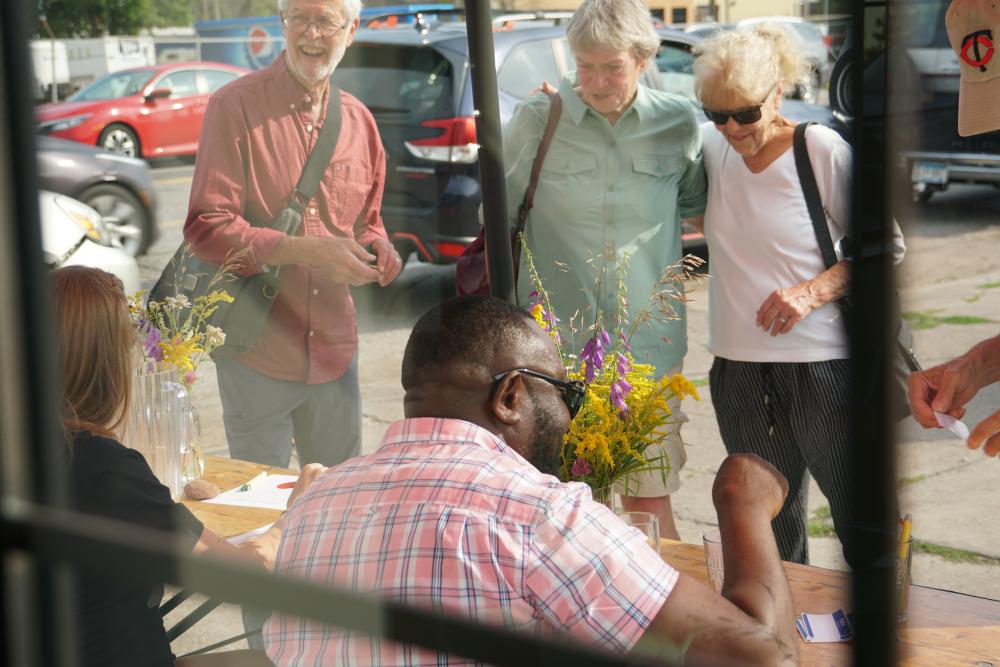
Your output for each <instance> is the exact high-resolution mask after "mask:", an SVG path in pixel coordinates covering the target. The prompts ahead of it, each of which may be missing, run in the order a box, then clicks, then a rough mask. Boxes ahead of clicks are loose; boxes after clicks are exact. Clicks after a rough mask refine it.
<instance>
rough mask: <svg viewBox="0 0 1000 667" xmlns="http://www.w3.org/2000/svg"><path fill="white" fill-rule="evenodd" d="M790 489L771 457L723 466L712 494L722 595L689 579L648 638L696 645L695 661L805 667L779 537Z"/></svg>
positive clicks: (673, 594) (727, 462)
mask: <svg viewBox="0 0 1000 667" xmlns="http://www.w3.org/2000/svg"><path fill="white" fill-rule="evenodd" d="M787 491H788V484H787V482H786V481H785V480H784V478H783V477H781V474H780V473H778V472H777V471H776V470H775V469H774V468H773V467H771V466H770V464H768V463H766V462H764V461H763V459H760V458H758V457H756V456H753V455H749V454H745V455H734V456H730V457H729V458H727V459H726V460H725V461H724V462H723V464H722V466H721V467H720V468H719V474H718V476H717V477H716V481H715V486H714V488H713V490H712V498H713V500H714V502H715V507H716V511H717V512H718V514H719V529H720V532H721V533H722V544H723V561H724V564H725V584H724V586H723V590H722V595H721V596H720V595H716V594H715V593H713V592H712V591H710V590H709V589H708V588H707V587H706V586H705V585H704V584H702V583H701V582H699V581H697V580H695V579H692V578H691V577H687V576H685V575H681V576H680V579H679V580H678V582H677V584H676V585H675V587H674V589H673V591H672V592H671V593H670V597H669V598H667V601H666V603H665V604H664V605H663V607H662V608H661V609H660V612H659V614H657V616H656V618H654V619H653V622H652V624H651V625H650V626H649V628H648V629H647V630H646V634H645V635H644V636H643V639H644V640H646V641H648V640H650V639H653V640H655V639H656V638H657V637H662V638H666V639H668V640H669V641H671V642H673V643H674V644H676V645H682V644H684V643H685V642H686V641H688V640H690V641H691V647H690V655H692V656H700V657H703V658H715V659H725V660H729V661H734V662H736V663H737V664H740V663H746V664H750V665H783V666H784V665H797V664H798V660H799V657H798V644H797V640H796V638H795V633H794V625H793V612H792V600H791V592H790V590H789V588H788V581H787V579H786V578H785V572H784V568H783V567H782V565H781V559H780V557H779V556H778V547H777V544H776V543H775V540H774V534H773V533H772V531H771V519H772V518H773V517H774V516H775V515H776V514H777V513H778V510H780V508H781V505H782V504H783V502H784V497H785V494H786V493H787Z"/></svg>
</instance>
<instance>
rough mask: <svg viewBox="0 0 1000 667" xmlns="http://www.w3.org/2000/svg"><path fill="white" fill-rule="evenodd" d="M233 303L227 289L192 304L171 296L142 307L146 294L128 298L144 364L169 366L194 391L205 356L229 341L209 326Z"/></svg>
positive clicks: (141, 293)
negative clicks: (224, 305) (221, 307)
mask: <svg viewBox="0 0 1000 667" xmlns="http://www.w3.org/2000/svg"><path fill="white" fill-rule="evenodd" d="M222 302H225V303H232V302H233V297H231V296H229V293H228V292H226V291H225V290H214V291H212V292H209V293H207V294H205V295H204V296H200V297H198V298H197V299H195V300H194V303H191V302H190V301H189V300H188V298H187V297H186V296H184V295H183V294H179V295H176V296H168V297H166V298H164V299H163V300H162V301H149V302H148V303H146V304H145V305H144V304H143V292H138V293H136V294H135V295H133V296H132V297H130V298H129V313H130V314H131V316H132V322H133V324H134V325H135V328H136V331H138V333H139V339H140V341H141V343H142V354H143V360H144V361H156V362H164V363H167V364H169V365H171V366H173V367H175V368H176V369H177V372H178V375H180V377H181V382H183V383H184V386H185V387H186V388H187V389H188V391H190V390H191V387H192V386H193V385H194V383H195V380H197V375H196V374H195V371H196V370H197V369H198V364H200V363H201V362H202V360H203V359H204V358H205V355H208V354H211V353H212V351H213V350H215V349H217V348H218V347H220V346H221V345H223V344H224V343H225V342H226V334H225V333H224V332H223V331H222V329H220V328H219V327H216V326H213V325H211V324H209V319H210V318H211V317H212V314H213V313H214V312H215V311H216V309H217V308H218V304H219V303H222Z"/></svg>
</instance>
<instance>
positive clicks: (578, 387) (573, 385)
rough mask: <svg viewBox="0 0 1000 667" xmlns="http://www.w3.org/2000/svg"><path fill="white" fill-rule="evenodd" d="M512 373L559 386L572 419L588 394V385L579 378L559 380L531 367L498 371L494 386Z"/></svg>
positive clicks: (494, 378)
mask: <svg viewBox="0 0 1000 667" xmlns="http://www.w3.org/2000/svg"><path fill="white" fill-rule="evenodd" d="M511 373H523V374H524V375H530V376H531V377H534V378H538V379H539V380H545V381H546V382H548V383H549V384H551V385H553V386H555V387H558V388H559V389H560V390H561V391H560V392H559V395H560V396H561V397H562V400H563V403H565V404H566V408H567V409H568V410H569V418H570V419H572V418H573V417H576V413H578V412H579V411H580V407H581V406H582V405H583V399H584V398H585V397H586V396H587V385H585V384H584V383H582V382H580V381H579V380H570V381H568V382H566V381H563V380H558V379H556V378H554V377H552V376H551V375H546V374H545V373H539V372H538V371H533V370H531V369H530V368H514V369H511V370H509V371H504V372H503V373H497V374H496V375H494V376H493V388H494V389H496V385H497V383H498V382H500V380H503V379H504V378H505V377H507V376H508V375H510V374H511Z"/></svg>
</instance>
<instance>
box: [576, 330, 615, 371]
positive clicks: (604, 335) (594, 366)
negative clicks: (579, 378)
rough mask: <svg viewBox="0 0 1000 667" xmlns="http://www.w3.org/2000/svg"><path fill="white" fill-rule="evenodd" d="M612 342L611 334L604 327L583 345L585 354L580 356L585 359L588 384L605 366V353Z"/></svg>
mask: <svg viewBox="0 0 1000 667" xmlns="http://www.w3.org/2000/svg"><path fill="white" fill-rule="evenodd" d="M610 342H611V336H609V335H608V332H607V331H606V330H605V329H604V328H602V329H601V330H600V331H598V332H597V333H596V334H594V337H593V338H591V339H590V340H588V341H587V344H586V345H584V346H583V354H581V355H580V357H581V358H582V359H583V364H584V373H585V377H586V380H587V384H590V383H591V382H593V381H594V378H595V377H596V376H597V372H598V371H600V370H601V369H602V368H604V354H605V350H606V349H607V346H608V344H609V343H610Z"/></svg>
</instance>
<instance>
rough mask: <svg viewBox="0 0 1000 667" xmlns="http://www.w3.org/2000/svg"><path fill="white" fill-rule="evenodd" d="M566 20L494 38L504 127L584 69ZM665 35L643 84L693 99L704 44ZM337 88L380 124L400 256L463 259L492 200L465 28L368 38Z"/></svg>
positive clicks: (812, 114)
mask: <svg viewBox="0 0 1000 667" xmlns="http://www.w3.org/2000/svg"><path fill="white" fill-rule="evenodd" d="M562 20H563V19H562V17H560V16H556V15H552V16H551V17H549V18H548V19H544V18H543V19H538V18H535V17H534V16H533V17H532V18H530V19H529V20H524V21H505V22H504V23H503V25H502V27H503V30H498V31H497V32H495V33H494V35H493V40H494V48H495V59H496V66H497V84H498V87H499V102H500V120H501V123H503V124H506V122H507V121H508V120H509V119H510V117H511V116H512V115H513V113H514V109H515V108H516V107H517V105H518V103H519V102H520V101H521V100H523V99H524V98H525V97H527V96H528V95H529V94H531V92H532V91H534V90H535V89H537V88H538V87H539V86H540V85H541V83H542V82H543V81H548V82H550V83H553V84H555V83H556V82H557V81H558V80H559V79H561V78H562V76H563V75H564V74H565V73H566V72H568V71H570V70H573V69H575V64H574V61H573V57H572V53H571V52H570V49H569V46H568V44H567V42H566V32H565V26H564V25H562V24H561V21H562ZM659 34H660V36H661V37H662V38H663V47H662V48H661V52H660V57H659V58H658V60H657V63H658V67H657V68H652V67H647V68H646V69H645V71H644V74H643V83H644V84H645V85H647V86H649V87H651V88H655V89H659V90H664V89H665V90H671V91H673V92H681V91H682V90H683V91H684V92H683V94H686V95H687V96H688V97H691V98H693V97H694V88H693V85H692V75H691V63H692V56H691V47H692V45H693V44H695V43H697V41H698V39H699V38H698V37H696V36H694V35H686V34H684V33H682V32H680V31H677V30H671V29H668V28H664V29H661V30H660V31H659ZM663 75H666V80H664V76H663ZM334 81H335V82H336V83H337V85H339V86H340V87H341V88H343V89H344V90H346V91H348V92H350V93H352V94H354V95H355V96H356V97H358V99H360V100H361V101H362V102H363V103H364V104H365V105H367V106H368V108H369V109H370V110H371V112H372V114H373V115H374V116H375V119H376V121H377V123H378V127H379V132H380V133H381V136H382V142H383V144H384V145H385V149H386V156H387V175H386V183H385V194H384V198H383V202H382V216H383V218H384V220H385V224H386V228H387V230H388V232H389V234H390V237H391V239H392V241H393V242H394V243H395V244H396V245H397V247H398V248H399V249H400V254H402V255H403V256H404V257H406V256H408V255H409V254H410V253H411V252H412V251H416V253H417V255H418V257H420V258H421V259H422V260H424V261H428V262H435V263H448V262H452V261H454V260H455V258H456V257H457V256H458V255H460V254H461V253H462V251H463V250H464V249H465V247H466V246H467V245H468V244H469V243H470V242H471V241H472V239H473V238H475V236H476V234H478V232H479V224H480V223H479V216H478V210H479V205H480V203H481V201H482V195H481V191H480V187H479V164H478V156H477V144H476V131H475V119H474V117H473V103H472V85H471V75H470V73H469V65H468V42H467V39H466V30H465V24H464V23H439V24H431V25H429V26H427V27H426V29H425V30H421V31H417V30H413V29H395V30H386V29H380V30H364V29H362V30H359V31H358V33H357V36H356V38H355V41H354V45H353V46H352V47H351V48H350V49H348V50H347V53H346V54H345V56H344V59H343V60H342V61H341V63H340V65H338V66H337V70H336V72H335V73H334ZM786 111H789V113H790V115H791V117H793V118H796V119H798V120H806V119H808V120H816V121H819V122H824V123H827V124H831V125H832V124H835V120H834V119H833V117H832V115H831V114H830V112H829V109H825V108H823V107H816V106H813V105H800V106H798V107H796V106H795V105H794V104H793V105H790V106H789V107H786ZM509 205H510V203H509ZM685 243H689V244H691V245H695V246H696V245H700V244H702V243H703V240H702V239H700V237H697V236H692V237H690V239H686V240H685Z"/></svg>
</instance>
